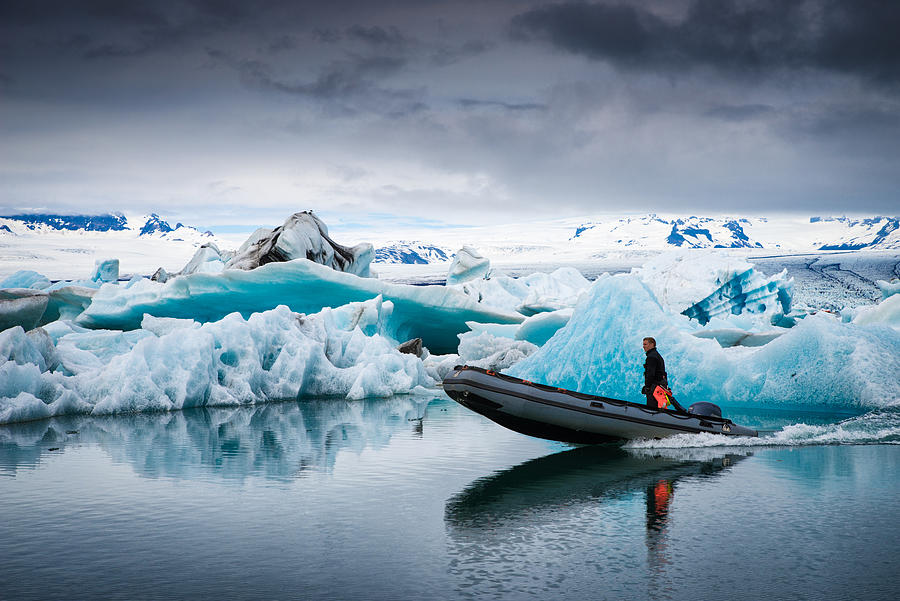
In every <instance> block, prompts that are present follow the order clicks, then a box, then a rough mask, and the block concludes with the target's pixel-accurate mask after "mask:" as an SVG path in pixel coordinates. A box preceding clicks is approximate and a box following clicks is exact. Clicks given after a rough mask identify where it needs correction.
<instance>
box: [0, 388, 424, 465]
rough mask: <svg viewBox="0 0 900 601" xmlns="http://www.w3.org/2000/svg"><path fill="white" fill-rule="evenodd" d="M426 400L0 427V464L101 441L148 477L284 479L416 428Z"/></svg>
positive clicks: (33, 460) (331, 402) (314, 403)
mask: <svg viewBox="0 0 900 601" xmlns="http://www.w3.org/2000/svg"><path fill="white" fill-rule="evenodd" d="M429 400H430V397H428V396H424V397H417V396H400V397H392V398H391V399H388V400H385V399H373V400H370V401H346V400H341V399H325V400H310V401H300V402H294V401H291V402H285V403H275V404H265V405H257V406H253V407H243V408H222V409H211V408H198V409H189V410H185V411H177V412H172V413H162V414H160V413H150V414H148V413H138V414H133V415H120V416H109V417H89V416H82V417H79V416H73V417H64V418H56V419H51V420H41V421H38V422H33V423H28V424H14V425H12V426H0V473H3V472H6V473H7V474H14V473H15V472H16V470H17V469H21V468H25V469H29V468H30V469H34V468H36V467H37V466H38V465H39V464H40V463H41V461H42V460H43V459H44V458H45V457H46V456H47V455H49V454H52V453H57V452H64V451H65V450H66V449H67V448H70V447H73V446H76V447H77V446H79V445H85V444H98V445H99V446H100V447H101V448H102V449H104V450H105V451H106V452H107V453H109V455H110V456H111V457H112V459H113V460H114V461H115V462H117V463H126V464H129V465H131V466H132V467H133V468H134V469H135V471H136V472H137V473H139V474H140V475H142V476H145V477H148V478H159V477H166V478H177V479H195V478H217V479H219V478H221V479H226V480H238V481H240V480H243V479H244V478H246V477H248V476H251V475H253V476H262V477H265V478H267V479H272V480H284V481H289V480H291V479H294V478H297V477H302V476H304V475H305V474H306V473H308V472H309V471H311V470H318V471H326V472H327V471H329V470H331V469H332V468H333V466H334V462H335V458H336V456H337V454H338V451H340V450H342V449H348V450H352V451H356V452H360V451H362V450H363V449H365V448H376V449H377V448H381V447H383V446H385V445H386V444H387V443H388V442H389V441H390V438H391V435H392V433H393V432H394V431H396V430H397V429H398V428H418V429H419V432H420V433H421V428H422V426H421V418H422V416H423V414H424V411H425V406H426V405H427V404H428V401H429Z"/></svg>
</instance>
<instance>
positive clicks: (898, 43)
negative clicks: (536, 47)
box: [511, 0, 900, 85]
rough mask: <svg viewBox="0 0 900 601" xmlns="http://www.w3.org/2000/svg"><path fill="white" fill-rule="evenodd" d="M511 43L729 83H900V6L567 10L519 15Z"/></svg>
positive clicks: (558, 7) (756, 1)
mask: <svg viewBox="0 0 900 601" xmlns="http://www.w3.org/2000/svg"><path fill="white" fill-rule="evenodd" d="M511 23H512V32H513V35H514V36H515V37H516V38H517V39H520V40H535V39H537V40H545V41H547V42H549V43H551V44H552V45H554V46H556V47H557V48H559V49H562V50H565V51H568V52H573V53H576V54H582V55H585V56H587V57H590V58H593V59H600V60H605V61H608V62H610V63H611V64H613V65H615V66H617V67H620V68H623V69H634V70H656V71H661V70H663V71H667V72H675V73H677V72H682V71H688V70H691V69H695V68H698V67H708V68H712V69H715V70H716V71H718V72H720V73H725V74H727V75H731V76H735V75H739V76H748V75H751V76H752V75H760V74H767V73H769V72H771V71H774V70H779V69H809V68H812V69H823V70H827V71H834V72H840V73H850V74H855V75H858V76H860V77H863V78H865V79H867V80H868V81H870V82H876V83H885V84H892V85H893V84H896V83H898V82H900V36H898V35H897V31H900V4H898V3H896V2H883V1H879V0H858V1H856V0H844V1H840V0H801V1H798V2H783V1H781V0H751V1H746V2H738V1H735V0H727V1H726V0H693V1H692V2H691V3H690V5H689V7H688V9H687V11H686V14H685V15H684V17H683V18H681V19H680V20H678V19H675V20H673V19H671V18H663V17H661V16H659V15H657V14H656V13H655V12H654V11H653V10H651V9H649V8H645V7H642V6H641V5H635V4H612V3H602V2H601V3H590V4H589V3H583V2H563V3H560V4H548V5H544V6H540V7H537V8H534V9H531V10H529V11H526V12H523V13H521V14H519V15H516V16H515V17H514V18H513V19H512V21H511Z"/></svg>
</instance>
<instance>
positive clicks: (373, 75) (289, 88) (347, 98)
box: [207, 49, 425, 115]
mask: <svg viewBox="0 0 900 601" xmlns="http://www.w3.org/2000/svg"><path fill="white" fill-rule="evenodd" d="M207 53H208V54H209V56H210V58H212V59H214V60H215V61H217V62H218V63H221V64H224V65H227V66H228V67H230V68H232V69H234V70H235V71H237V73H238V74H239V76H240V79H241V81H242V83H244V85H246V86H248V87H250V88H256V89H263V90H272V91H276V92H281V93H284V94H290V95H295V96H300V97H305V98H309V99H311V100H316V101H319V102H322V103H324V106H325V107H326V108H330V109H331V110H332V112H335V111H336V112H342V113H355V112H358V111H361V110H371V111H374V112H378V113H382V114H390V115H399V114H408V113H413V112H418V111H420V110H422V109H423V108H425V105H424V103H423V102H422V100H421V97H422V91H421V90H415V89H397V88H389V87H386V86H383V85H380V84H379V80H381V79H384V78H385V77H388V76H390V75H392V74H394V73H397V72H398V71H400V70H401V69H402V68H403V67H404V65H405V64H406V60H405V59H403V58H398V57H393V56H348V57H347V58H345V59H341V60H335V61H333V62H331V63H330V64H328V65H327V66H326V67H324V68H323V69H322V70H321V71H320V72H319V74H318V75H317V76H316V77H315V78H314V79H312V80H310V81H299V82H298V81H287V80H285V79H283V78H280V77H276V76H275V75H273V71H274V69H273V67H272V66H271V65H268V64H266V63H264V62H262V61H260V60H256V59H235V58H234V57H232V56H231V55H229V54H228V53H227V52H225V51H222V50H216V49H208V50H207Z"/></svg>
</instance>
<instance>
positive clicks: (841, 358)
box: [508, 275, 900, 407]
mask: <svg viewBox="0 0 900 601" xmlns="http://www.w3.org/2000/svg"><path fill="white" fill-rule="evenodd" d="M678 319H682V318H680V317H679V316H677V315H672V314H670V313H668V312H666V311H665V310H663V308H662V307H661V306H660V304H659V303H658V302H657V300H656V298H655V297H654V296H653V294H652V292H651V291H650V289H649V288H648V287H647V286H646V285H645V284H643V283H642V282H641V281H640V280H639V279H637V278H636V277H634V276H631V275H617V276H613V277H610V278H606V279H604V280H600V281H598V282H596V283H595V284H594V286H592V288H591V290H590V291H589V293H588V294H587V295H586V297H585V298H584V299H583V300H582V302H580V303H579V304H578V306H577V307H576V308H575V311H574V313H573V315H572V318H571V319H570V320H569V323H568V324H567V325H566V326H565V327H564V328H563V329H561V330H559V332H557V334H556V335H555V336H554V337H553V338H551V339H550V340H549V341H548V342H547V343H546V344H545V345H544V346H542V347H541V348H540V349H539V350H538V351H537V352H535V353H534V354H533V355H531V356H530V357H528V358H526V359H524V360H523V361H521V362H520V363H517V364H516V365H514V366H513V367H512V368H511V369H510V370H508V372H509V373H510V374H512V375H515V376H518V377H521V378H525V379H528V380H532V381H536V382H542V383H546V384H550V385H553V386H560V387H563V388H568V389H573V390H579V391H582V392H587V393H593V394H601V395H606V396H611V397H617V398H623V399H628V400H634V401H638V402H642V398H643V397H641V395H640V394H639V391H640V388H641V386H642V385H643V377H642V366H643V362H644V356H643V352H642V351H641V348H640V343H641V339H642V338H643V337H644V336H654V337H655V338H656V340H657V342H658V347H659V349H660V352H661V354H662V355H663V357H664V358H665V360H666V369H667V372H668V374H669V383H670V384H671V385H672V388H673V390H674V392H675V396H676V397H677V398H678V400H679V401H680V402H681V404H682V405H685V406H686V405H688V404H690V403H693V402H696V401H711V402H714V403H717V404H720V405H724V406H729V405H744V406H757V407H779V406H782V407H783V406H807V407H815V406H819V407H847V406H860V407H883V406H889V405H890V406H893V405H897V404H898V399H900V380H898V379H897V378H896V374H897V373H900V332H897V331H896V330H893V329H891V328H889V327H884V326H875V325H872V326H863V325H857V324H843V323H841V322H840V321H839V320H837V319H835V318H833V317H831V316H827V315H825V314H817V315H813V316H810V317H808V318H806V319H804V320H803V321H801V322H800V323H799V324H798V325H797V326H796V327H794V328H792V329H790V330H788V331H787V332H785V333H784V334H783V335H782V336H780V337H778V338H777V339H775V340H773V341H771V342H769V343H768V344H766V345H765V346H762V347H758V348H743V347H741V348H736V349H723V348H722V347H721V346H720V345H719V344H718V342H716V341H714V340H703V339H698V338H696V337H694V336H692V335H691V334H690V333H688V332H686V331H684V330H682V329H681V327H680V326H679V325H678V323H677V320H678Z"/></svg>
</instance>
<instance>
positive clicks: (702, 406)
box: [688, 401, 722, 418]
mask: <svg viewBox="0 0 900 601" xmlns="http://www.w3.org/2000/svg"><path fill="white" fill-rule="evenodd" d="M688 413H690V414H692V415H701V416H703V417H718V418H721V417H722V410H721V409H719V406H718V405H716V404H714V403H707V402H706V401H700V402H699V403H694V404H693V405H691V406H690V407H688Z"/></svg>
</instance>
